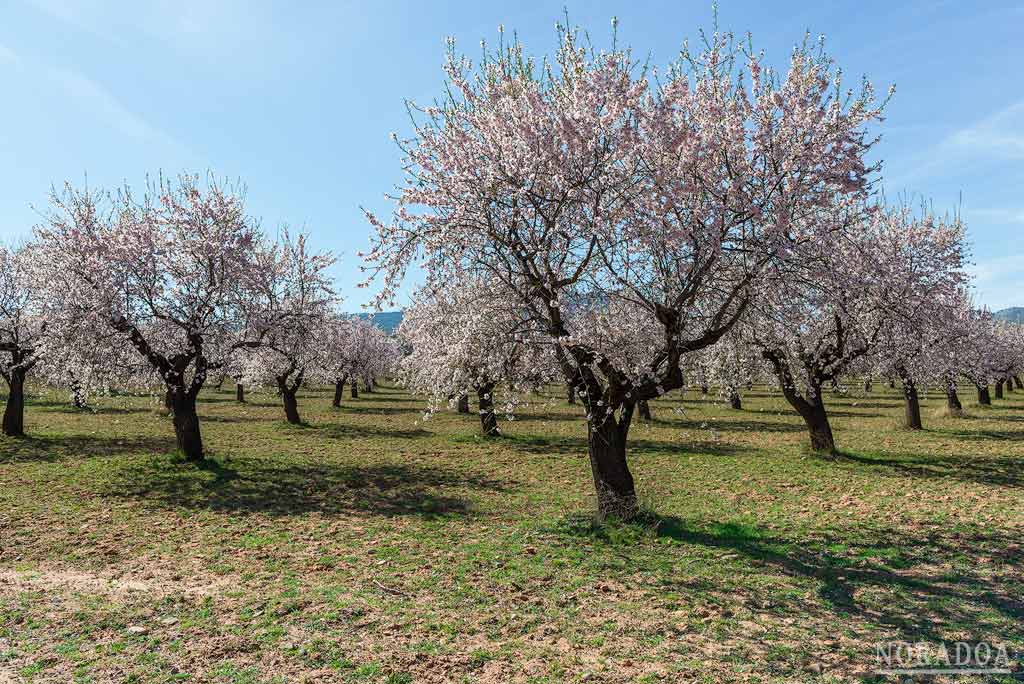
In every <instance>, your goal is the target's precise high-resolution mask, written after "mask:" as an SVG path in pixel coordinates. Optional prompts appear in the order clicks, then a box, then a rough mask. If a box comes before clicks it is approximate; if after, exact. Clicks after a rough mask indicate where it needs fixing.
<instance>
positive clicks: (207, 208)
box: [36, 175, 286, 461]
mask: <svg viewBox="0 0 1024 684" xmlns="http://www.w3.org/2000/svg"><path fill="white" fill-rule="evenodd" d="M36 234H37V236H38V239H39V242H40V251H41V263H42V266H43V268H44V269H45V271H46V281H47V297H48V298H49V307H50V310H51V311H53V312H55V313H54V315H56V316H58V317H59V318H60V319H61V321H62V323H64V324H67V325H68V327H74V326H80V327H88V326H96V328H97V329H102V330H112V331H114V332H116V333H118V334H120V335H121V336H122V339H124V341H125V343H126V344H130V345H131V347H132V348H134V349H135V350H136V351H137V352H138V353H139V354H140V355H141V356H142V358H144V359H145V360H146V362H147V363H148V364H149V365H150V366H151V367H152V369H153V370H154V372H155V373H156V374H157V375H158V376H159V377H160V379H161V381H162V382H163V385H164V387H165V389H166V401H167V403H168V405H169V408H170V410H171V413H172V414H173V420H174V432H175V437H176V440H177V446H178V449H179V451H180V452H181V453H182V454H183V455H184V456H185V458H186V459H188V460H191V461H198V460H201V459H202V458H203V442H202V437H201V434H200V429H199V417H198V415H197V413H196V397H197V395H198V394H199V391H200V390H201V389H202V387H203V385H204V384H205V382H206V379H207V376H208V374H209V373H211V372H217V371H220V370H221V369H223V368H224V366H225V364H226V363H227V362H228V360H229V359H230V358H231V357H232V355H233V354H234V353H235V352H236V351H237V350H239V349H243V348H256V347H258V346H259V344H260V343H261V341H262V339H263V337H264V336H265V335H266V334H267V332H268V331H269V330H270V329H271V328H273V326H275V325H277V324H278V323H280V322H281V320H282V316H281V315H279V314H276V313H275V314H271V315H267V311H268V306H269V302H268V299H267V291H266V289H265V287H263V284H264V282H265V280H266V278H267V276H266V274H264V273H261V268H262V267H263V266H264V265H265V264H266V259H262V258H261V255H262V254H263V253H264V252H265V250H267V249H268V248H267V246H266V245H265V244H264V243H263V240H262V235H261V233H260V230H259V228H258V226H257V224H256V223H255V222H254V221H253V220H252V219H251V218H250V217H248V216H247V215H246V213H245V206H244V202H243V197H242V194H241V193H240V191H238V190H237V189H235V188H233V187H232V186H230V185H226V184H222V183H220V182H217V181H216V180H213V179H210V178H208V179H206V181H205V182H204V180H203V179H202V178H201V177H199V176H192V175H183V176H180V177H178V178H176V179H166V178H163V177H161V178H160V179H159V180H157V181H155V182H150V183H147V186H146V189H145V191H144V192H143V194H142V195H141V197H137V196H136V195H135V194H133V192H132V191H131V189H130V188H129V187H127V186H125V187H124V188H122V189H121V190H119V191H117V192H116V193H113V194H108V193H102V192H96V191H92V190H89V189H79V188H75V187H73V186H71V185H70V184H68V185H65V187H64V189H63V191H62V192H57V191H54V192H53V193H51V204H50V211H49V213H48V215H47V218H46V221H45V222H44V223H43V224H42V225H40V226H38V227H37V228H36ZM285 318H286V316H285Z"/></svg>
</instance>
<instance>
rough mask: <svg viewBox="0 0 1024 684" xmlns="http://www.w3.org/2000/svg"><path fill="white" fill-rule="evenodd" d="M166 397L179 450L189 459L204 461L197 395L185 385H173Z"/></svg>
mask: <svg viewBox="0 0 1024 684" xmlns="http://www.w3.org/2000/svg"><path fill="white" fill-rule="evenodd" d="M166 398H167V400H168V402H169V403H170V405H171V415H172V417H173V420H174V437H175V439H176V440H177V443H178V451H180V452H181V454H182V455H183V456H184V457H185V459H186V460H188V461H202V460H203V437H202V435H201V434H200V432H199V415H198V414H197V413H196V395H195V394H194V393H193V392H190V391H188V390H186V389H185V388H184V387H171V388H168V390H167V395H166Z"/></svg>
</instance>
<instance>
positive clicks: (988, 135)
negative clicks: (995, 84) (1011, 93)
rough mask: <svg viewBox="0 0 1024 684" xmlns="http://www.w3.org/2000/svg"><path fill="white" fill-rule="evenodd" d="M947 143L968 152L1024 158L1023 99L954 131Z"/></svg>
mask: <svg viewBox="0 0 1024 684" xmlns="http://www.w3.org/2000/svg"><path fill="white" fill-rule="evenodd" d="M946 143H947V144H948V145H949V146H951V147H953V148H955V149H958V150H962V151H964V152H966V153H968V154H975V153H977V152H983V153H985V154H991V155H996V156H1001V157H1007V158H1010V159H1021V158H1024V101H1022V102H1017V103H1015V104H1012V105H1010V106H1009V107H1006V108H1005V109H1002V110H1000V111H998V112H996V113H995V114H993V115H991V116H989V117H987V118H985V119H983V120H981V121H979V122H977V123H975V124H973V125H971V126H968V127H967V128H963V129H961V130H959V131H956V132H955V133H953V134H952V135H951V136H949V138H948V139H947V141H946Z"/></svg>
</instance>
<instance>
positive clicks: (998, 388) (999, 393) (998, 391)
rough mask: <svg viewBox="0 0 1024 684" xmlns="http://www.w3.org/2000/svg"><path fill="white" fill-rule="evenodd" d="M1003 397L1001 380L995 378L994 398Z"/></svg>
mask: <svg viewBox="0 0 1024 684" xmlns="http://www.w3.org/2000/svg"><path fill="white" fill-rule="evenodd" d="M1002 398H1003V381H1002V380H996V399H1002Z"/></svg>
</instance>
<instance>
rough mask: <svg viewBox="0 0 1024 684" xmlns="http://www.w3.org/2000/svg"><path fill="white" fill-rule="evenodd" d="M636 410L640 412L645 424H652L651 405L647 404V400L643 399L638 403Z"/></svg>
mask: <svg viewBox="0 0 1024 684" xmlns="http://www.w3.org/2000/svg"><path fill="white" fill-rule="evenodd" d="M636 408H637V410H638V411H639V412H640V419H641V420H643V421H644V422H647V423H650V422H651V420H652V418H651V405H650V404H648V403H647V400H646V399H641V400H640V401H638V402H637V403H636Z"/></svg>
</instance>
